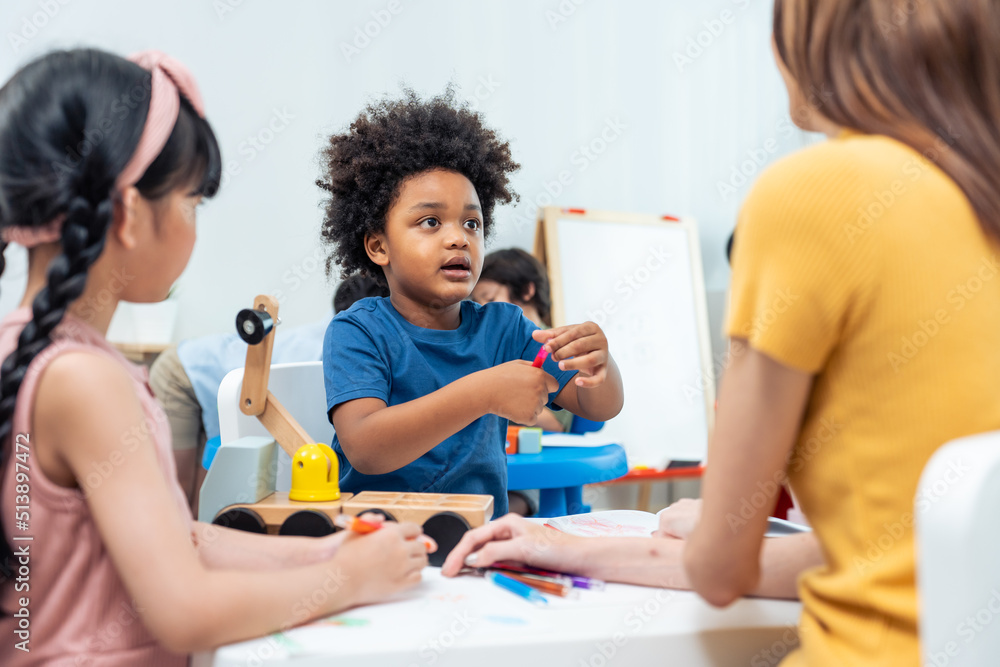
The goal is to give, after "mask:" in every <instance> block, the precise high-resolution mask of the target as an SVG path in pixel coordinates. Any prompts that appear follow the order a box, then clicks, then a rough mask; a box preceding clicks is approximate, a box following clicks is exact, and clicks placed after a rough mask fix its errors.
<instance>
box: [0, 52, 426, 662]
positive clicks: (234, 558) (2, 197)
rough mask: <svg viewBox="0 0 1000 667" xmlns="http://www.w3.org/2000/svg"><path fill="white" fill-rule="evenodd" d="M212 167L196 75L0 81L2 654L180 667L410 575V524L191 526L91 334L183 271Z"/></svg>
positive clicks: (103, 68) (140, 66)
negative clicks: (14, 279) (6, 261)
mask: <svg viewBox="0 0 1000 667" xmlns="http://www.w3.org/2000/svg"><path fill="white" fill-rule="evenodd" d="M220 165H221V158H220V155H219V148H218V145H217V143H216V139H215V135H214V134H213V132H212V130H211V128H210V126H209V125H208V123H207V122H206V120H205V118H204V115H203V111H202V101H201V96H200V94H199V92H198V89H197V87H196V85H195V82H194V79H193V78H192V76H191V74H190V73H189V72H188V70H187V69H186V68H185V67H184V66H183V65H182V64H180V63H179V62H177V61H176V60H174V59H173V58H170V57H169V56H166V55H164V54H162V53H158V52H144V53H141V54H137V55H136V56H133V57H132V58H130V59H129V60H126V59H123V58H120V57H117V56H114V55H111V54H108V53H103V52H100V51H94V50H75V51H67V52H56V53H51V54H48V55H46V56H44V57H42V58H40V59H38V60H36V61H34V62H32V63H30V64H28V65H26V66H25V67H24V68H23V69H21V70H20V71H19V72H18V73H17V74H15V76H14V77H13V78H12V79H11V80H10V81H9V82H7V84H6V85H4V87H3V88H2V89H0V237H2V241H3V246H4V248H5V247H6V245H7V244H8V243H11V242H13V243H18V244H20V245H23V246H25V247H27V248H28V252H29V267H28V285H27V288H26V292H25V294H24V298H23V300H22V301H21V307H20V308H19V309H17V310H15V311H14V312H13V313H11V314H10V315H8V316H7V317H6V318H5V319H4V320H3V321H2V322H0V359H4V361H3V364H2V367H0V525H2V529H3V539H2V541H0V548H2V554H0V565H3V566H4V567H3V569H4V570H5V574H6V577H5V578H0V636H3V637H4V641H3V642H0V664H4V665H41V664H45V665H69V664H73V665H79V664H92V665H136V664H142V665H180V664H186V662H187V656H186V654H187V653H189V652H191V651H194V650H201V649H206V648H210V647H213V646H217V645H220V644H224V643H229V642H233V641H237V640H241V639H246V638H249V637H253V636H257V635H261V634H264V633H267V632H273V631H275V630H278V629H279V628H284V627H289V626H292V625H296V624H298V623H302V622H304V621H306V620H308V619H309V618H313V617H317V616H322V615H329V614H331V613H334V612H336V611H338V610H340V609H343V608H345V607H348V606H352V605H355V604H360V603H365V602H371V601H374V600H377V599H380V598H382V597H384V596H386V595H388V594H391V593H393V592H395V591H397V590H400V589H402V588H404V587H407V586H411V585H413V584H415V583H416V582H417V581H419V579H420V571H421V569H422V568H423V566H424V565H426V563H427V557H426V551H425V547H424V545H423V544H422V543H421V542H419V541H416V540H415V538H416V537H417V536H418V535H419V532H420V530H419V528H418V527H417V526H414V525H405V524H400V525H396V524H388V525H387V526H386V527H385V528H383V529H382V530H380V531H378V532H377V533H375V534H373V535H370V536H365V537H364V538H358V537H356V536H354V535H346V532H345V533H340V534H337V535H332V536H330V537H327V538H322V539H307V538H284V537H277V536H273V537H272V536H258V535H249V534H246V533H239V532H237V531H232V530H228V529H225V528H220V527H218V526H209V525H205V524H199V523H197V522H195V521H193V520H192V517H191V514H190V511H189V509H188V507H187V503H186V501H185V497H184V495H183V493H182V491H181V489H180V487H179V486H178V483H177V481H176V475H175V471H174V467H175V466H174V460H173V457H172V454H171V449H170V432H169V427H168V426H167V423H166V420H165V418H164V416H163V411H162V410H161V409H160V407H159V406H158V405H157V403H156V401H155V399H154V398H153V396H152V394H151V393H150V391H149V388H148V386H147V384H146V376H145V372H144V371H142V370H140V368H139V367H137V366H134V365H132V364H130V363H129V362H127V361H126V360H125V359H124V358H123V357H122V356H121V355H120V354H119V353H118V352H117V351H116V350H115V349H114V348H113V347H111V346H110V345H109V344H108V342H107V341H106V340H105V337H104V335H105V332H106V331H107V328H108V324H109V322H110V320H111V317H112V314H113V313H114V310H115V307H116V306H117V304H118V302H119V301H120V300H127V301H137V302H153V301H158V300H160V299H163V298H164V297H165V296H166V293H167V291H168V289H169V288H170V286H171V285H172V284H173V282H174V281H175V280H176V279H177V277H178V276H179V275H180V273H181V271H182V270H183V269H184V266H185V265H186V264H187V261H188V259H189V257H190V254H191V250H192V246H193V244H194V240H195V207H196V206H197V204H198V203H199V202H200V201H201V199H202V197H211V196H212V195H214V194H215V192H216V190H217V189H218V185H219V178H220V172H221V170H220ZM0 262H2V260H0ZM0 269H2V264H0ZM345 535H346V537H345ZM12 638H13V639H14V640H13V641H12V640H11V639H12Z"/></svg>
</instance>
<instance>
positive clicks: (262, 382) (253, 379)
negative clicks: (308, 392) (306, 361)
mask: <svg viewBox="0 0 1000 667" xmlns="http://www.w3.org/2000/svg"><path fill="white" fill-rule="evenodd" d="M254 310H258V311H261V312H265V313H267V314H268V315H270V316H271V319H272V320H273V321H274V322H277V321H278V302H277V301H275V300H274V299H273V298H271V297H270V296H267V295H266V294H260V295H258V296H257V298H256V299H254ZM273 348H274V327H272V328H271V331H269V332H268V333H267V335H266V336H264V340H262V341H261V342H260V343H258V344H257V345H248V346H247V359H246V364H245V367H244V371H243V388H242V389H241V390H240V411H241V412H243V414H245V415H250V416H253V417H256V418H257V419H258V420H259V421H260V423H261V424H263V425H264V428H266V429H267V431H268V433H270V434H271V435H272V436H274V439H275V440H276V441H277V443H278V444H279V445H280V446H281V448H282V449H283V450H285V451H286V452H287V453H288V455H289V456H294V455H295V452H296V451H297V450H298V449H299V447H301V446H302V445H308V444H312V443H314V442H316V441H315V440H313V439H312V438H311V437H309V434H308V433H306V431H305V429H304V428H302V425H301V424H299V423H298V422H297V421H296V420H295V418H294V417H292V415H291V414H289V412H288V410H286V409H285V406H283V405H282V404H281V402H280V401H278V399H277V398H275V397H274V394H272V393H271V392H270V391H268V389H267V383H268V380H269V378H270V375H271V350H272V349H273Z"/></svg>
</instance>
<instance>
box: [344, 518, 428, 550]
mask: <svg viewBox="0 0 1000 667" xmlns="http://www.w3.org/2000/svg"><path fill="white" fill-rule="evenodd" d="M383 523H384V522H383V521H370V520H368V519H362V518H361V517H359V516H351V515H349V514H338V515H337V516H335V517H333V525H335V526H337V527H338V528H343V529H344V530H353V531H354V532H355V533H358V534H359V535H366V534H368V533H374V532H375V531H376V530H378V529H379V528H381V527H382V524H383ZM418 539H419V540H420V541H421V542H423V543H424V546H425V547H427V551H430V550H431V549H432V548H433V547H434V542H433V541H432V540H431V538H429V537H427V536H426V535H421V536H420V537H419V538H418Z"/></svg>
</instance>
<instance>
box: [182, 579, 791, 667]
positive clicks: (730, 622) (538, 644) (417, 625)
mask: <svg viewBox="0 0 1000 667" xmlns="http://www.w3.org/2000/svg"><path fill="white" fill-rule="evenodd" d="M546 597H547V598H548V599H549V600H550V604H548V605H547V606H546V607H536V606H534V605H532V604H530V603H529V602H527V601H525V600H523V599H521V598H519V597H517V596H515V595H513V594H511V593H509V592H507V591H505V590H503V589H500V588H499V587H497V586H495V585H494V584H492V583H490V582H488V581H486V580H484V579H482V578H480V577H472V576H469V577H466V576H463V577H460V578H458V579H445V578H443V577H442V576H441V574H440V570H438V569H436V568H431V567H428V568H427V569H426V570H425V571H424V580H423V582H422V583H421V584H420V585H419V586H418V587H417V588H415V589H413V590H411V591H407V592H406V593H403V594H401V595H399V596H397V597H396V598H394V599H393V600H392V601H389V602H385V603H382V604H378V605H371V606H368V607H359V608H356V609H352V610H350V611H348V612H345V613H343V614H341V615H339V616H336V617H333V618H332V619H329V620H327V621H325V622H320V623H317V624H312V625H307V626H303V627H300V628H296V629H293V630H290V631H288V632H286V633H284V634H283V635H272V636H270V637H265V638H262V639H256V640H253V641H248V642H241V643H238V644H231V645H229V646H224V647H222V648H219V649H217V650H215V651H213V652H210V653H203V654H199V655H196V656H195V658H194V662H193V665H194V667H208V666H212V667H257V666H259V665H274V664H282V665H294V666H295V667H311V666H316V667H319V666H320V665H322V666H324V667H325V666H327V665H365V667H383V666H384V667H424V666H426V667H430V666H431V665H433V666H434V667H469V666H470V665H475V666H476V667H494V666H495V667H534V666H535V665H542V666H543V667H560V666H562V665H567V666H572V667H605V666H608V665H630V666H631V665H636V666H644V665H650V666H652V665H656V666H658V667H662V665H683V666H684V667H698V666H700V665H712V666H717V667H729V666H730V665H755V664H774V662H776V659H775V658H776V657H779V656H783V655H785V654H786V653H787V652H788V651H790V650H791V649H792V648H794V646H795V645H796V643H797V634H796V631H795V626H796V624H797V622H798V617H799V612H800V610H801V605H800V604H799V603H797V602H788V601H779V600H762V599H749V598H748V599H742V600H739V601H738V602H736V603H735V604H733V605H732V606H730V607H729V608H727V609H724V610H719V609H715V608H713V607H711V606H709V605H708V604H706V603H705V602H704V601H702V600H701V599H700V598H698V597H697V596H696V595H695V594H693V593H689V592H685V591H673V590H668V589H658V588H644V587H641V586H626V585H621V584H609V585H608V587H607V589H606V590H604V591H586V590H585V591H580V597H579V598H578V599H575V600H573V599H559V598H554V597H552V596H546ZM755 658H756V660H755Z"/></svg>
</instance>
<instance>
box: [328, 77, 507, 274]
mask: <svg viewBox="0 0 1000 667" xmlns="http://www.w3.org/2000/svg"><path fill="white" fill-rule="evenodd" d="M321 158H322V163H323V177H322V178H321V179H319V180H317V181H316V185H318V186H319V187H321V188H323V189H324V190H326V191H327V192H328V193H329V195H328V196H327V197H326V199H325V200H324V208H325V210H326V212H325V215H324V219H323V231H322V236H323V242H324V243H325V244H326V245H328V246H332V252H331V253H330V256H329V257H328V258H327V260H326V271H327V274H328V275H329V274H331V273H332V272H333V266H334V265H335V264H337V265H339V266H340V270H341V276H342V277H344V278H346V277H348V276H349V275H351V274H354V273H357V272H361V273H365V274H367V275H369V276H371V277H372V278H374V279H375V280H377V281H379V282H384V281H385V276H384V275H383V273H382V270H381V267H379V266H377V265H376V264H374V263H373V262H372V261H371V260H370V259H368V255H367V254H366V253H365V247H364V239H365V235H366V234H373V233H378V232H381V231H383V230H384V229H385V221H386V214H387V213H388V212H389V208H390V207H391V206H392V204H393V202H394V201H395V199H396V197H397V196H398V195H399V191H400V186H401V185H402V183H403V181H405V180H406V179H407V178H408V177H410V176H413V175H415V174H420V173H423V172H425V171H427V170H429V169H447V170H450V171H455V172H458V173H459V174H462V175H463V176H465V177H466V178H468V179H469V180H470V181H471V182H472V185H473V186H474V187H475V188H476V194H477V195H479V202H480V204H481V205H482V207H483V234H484V236H485V237H486V238H489V234H490V230H491V227H492V222H493V206H494V205H495V204H496V203H497V202H498V201H500V202H502V203H505V204H507V203H510V202H511V201H516V200H518V196H517V193H515V192H514V191H513V190H512V189H511V187H510V183H509V180H508V175H509V174H510V173H511V172H514V171H516V170H518V169H520V168H521V165H519V164H518V163H516V162H514V160H513V159H512V158H511V156H510V145H509V144H508V143H507V142H506V141H503V140H501V139H500V137H498V136H497V134H496V132H494V131H493V130H491V129H489V128H487V127H486V126H485V125H483V119H482V117H481V116H480V114H478V113H477V112H475V111H473V110H471V109H470V108H469V106H468V105H467V104H464V103H461V102H459V101H457V100H456V98H455V91H454V89H453V88H452V87H451V86H449V87H448V88H447V89H446V90H445V92H444V93H443V94H441V95H438V96H437V97H433V98H431V99H429V100H427V101H422V100H421V99H420V98H419V97H418V96H417V94H416V92H414V91H413V90H411V89H409V88H406V89H404V91H403V97H402V98H401V99H383V100H381V101H378V102H374V103H372V104H370V105H369V106H368V107H367V108H366V109H365V110H364V111H362V112H361V114H360V115H359V116H358V117H357V118H356V119H355V120H354V122H352V123H351V126H350V128H349V129H348V131H347V132H345V133H342V134H334V135H333V136H331V137H330V142H329V144H328V145H327V147H326V148H324V149H323V152H322V155H321Z"/></svg>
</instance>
